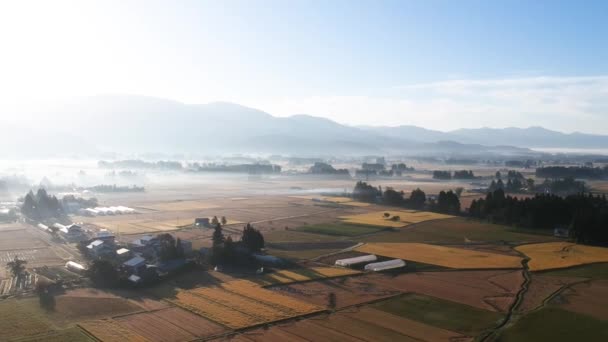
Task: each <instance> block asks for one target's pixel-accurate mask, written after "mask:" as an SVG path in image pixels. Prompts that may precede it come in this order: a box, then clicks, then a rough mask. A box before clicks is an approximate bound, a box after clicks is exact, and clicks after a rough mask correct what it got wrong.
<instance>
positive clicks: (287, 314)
mask: <svg viewBox="0 0 608 342" xmlns="http://www.w3.org/2000/svg"><path fill="white" fill-rule="evenodd" d="M168 300H169V301H171V302H172V303H174V304H176V305H178V306H180V307H182V308H184V309H187V310H189V311H192V312H194V313H196V314H199V315H201V316H203V317H206V318H208V319H210V320H212V321H215V322H217V323H220V324H222V325H224V326H226V327H229V328H232V329H240V328H245V327H249V326H253V325H259V324H263V323H269V322H274V321H278V320H283V319H287V318H291V317H294V316H301V315H305V314H309V313H313V312H319V311H322V310H323V308H321V307H318V306H315V305H311V304H308V303H305V302H300V301H298V300H295V299H292V298H289V297H286V296H282V295H278V294H276V293H273V292H272V291H270V290H265V289H262V288H260V287H259V285H257V284H255V283H253V282H249V281H234V282H228V283H225V284H222V286H221V287H200V288H196V289H193V290H189V291H185V290H180V291H178V293H177V294H176V296H175V299H168Z"/></svg>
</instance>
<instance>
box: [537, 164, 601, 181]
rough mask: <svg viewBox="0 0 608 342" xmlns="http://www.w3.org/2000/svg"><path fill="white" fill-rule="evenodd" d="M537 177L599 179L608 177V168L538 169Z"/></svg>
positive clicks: (562, 167)
mask: <svg viewBox="0 0 608 342" xmlns="http://www.w3.org/2000/svg"><path fill="white" fill-rule="evenodd" d="M536 177H540V178H568V177H572V178H579V179H580V178H583V179H599V178H606V177H608V166H605V167H603V168H600V167H587V166H569V167H566V166H546V167H539V168H537V169H536Z"/></svg>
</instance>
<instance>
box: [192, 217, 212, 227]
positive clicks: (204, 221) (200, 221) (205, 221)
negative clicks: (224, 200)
mask: <svg viewBox="0 0 608 342" xmlns="http://www.w3.org/2000/svg"><path fill="white" fill-rule="evenodd" d="M194 225H195V226H197V227H211V223H210V221H209V218H208V217H197V218H195V219H194Z"/></svg>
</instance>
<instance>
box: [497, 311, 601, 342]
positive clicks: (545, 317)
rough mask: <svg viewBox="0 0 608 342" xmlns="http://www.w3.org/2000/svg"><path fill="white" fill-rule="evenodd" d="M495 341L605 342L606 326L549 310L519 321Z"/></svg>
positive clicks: (575, 315) (578, 316) (529, 315)
mask: <svg viewBox="0 0 608 342" xmlns="http://www.w3.org/2000/svg"><path fill="white" fill-rule="evenodd" d="M498 341H518V342H519V341H608V322H606V321H601V320H598V319H595V318H593V317H589V316H586V315H581V314H577V313H574V312H570V311H566V310H562V309H558V308H553V307H548V308H544V309H542V310H539V311H535V312H532V313H530V314H528V315H526V316H524V317H522V318H521V319H519V320H518V321H517V323H515V324H514V325H513V326H511V327H510V328H508V329H507V330H505V332H504V333H503V334H502V335H501V336H500V337H499V338H498Z"/></svg>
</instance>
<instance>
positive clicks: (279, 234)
mask: <svg viewBox="0 0 608 342" xmlns="http://www.w3.org/2000/svg"><path fill="white" fill-rule="evenodd" d="M264 240H265V241H266V242H271V243H272V242H326V241H336V240H339V238H338V237H336V236H330V235H320V234H311V233H306V232H302V231H296V230H293V229H291V230H273V231H270V232H268V233H264Z"/></svg>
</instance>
